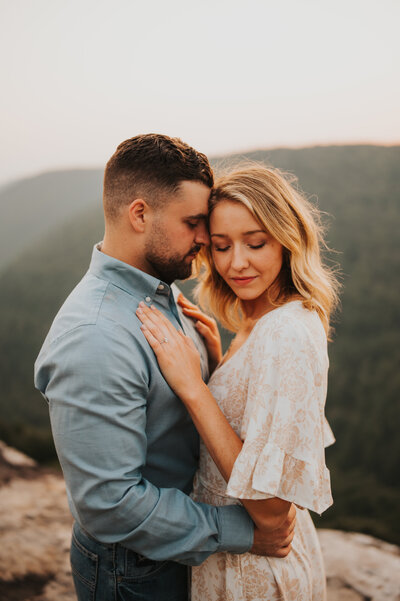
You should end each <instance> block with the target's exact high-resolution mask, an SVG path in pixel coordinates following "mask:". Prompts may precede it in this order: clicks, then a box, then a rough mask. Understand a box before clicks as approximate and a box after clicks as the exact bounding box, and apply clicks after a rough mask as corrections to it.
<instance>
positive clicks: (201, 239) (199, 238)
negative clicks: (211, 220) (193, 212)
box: [194, 223, 210, 246]
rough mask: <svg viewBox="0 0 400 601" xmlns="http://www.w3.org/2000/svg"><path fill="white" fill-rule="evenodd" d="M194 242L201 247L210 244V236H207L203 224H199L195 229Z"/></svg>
mask: <svg viewBox="0 0 400 601" xmlns="http://www.w3.org/2000/svg"><path fill="white" fill-rule="evenodd" d="M194 241H195V242H196V244H201V245H202V246H204V245H206V246H207V245H208V244H210V236H209V234H208V229H207V226H206V224H205V223H199V225H198V227H197V228H196V235H195V239H194Z"/></svg>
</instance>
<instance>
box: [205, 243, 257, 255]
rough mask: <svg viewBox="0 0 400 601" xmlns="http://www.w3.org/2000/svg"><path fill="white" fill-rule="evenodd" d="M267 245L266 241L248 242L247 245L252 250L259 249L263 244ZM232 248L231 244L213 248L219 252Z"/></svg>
mask: <svg viewBox="0 0 400 601" xmlns="http://www.w3.org/2000/svg"><path fill="white" fill-rule="evenodd" d="M265 245H266V241H264V242H260V243H259V244H247V246H248V247H249V248H251V249H252V250H257V249H259V248H263V246H265ZM229 249H230V245H227V246H213V250H215V251H217V252H221V253H223V252H226V251H227V250H229Z"/></svg>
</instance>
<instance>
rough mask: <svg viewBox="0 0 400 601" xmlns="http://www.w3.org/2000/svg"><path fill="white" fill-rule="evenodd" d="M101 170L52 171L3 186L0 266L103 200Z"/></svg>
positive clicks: (0, 189) (0, 191) (0, 214)
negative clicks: (64, 222)
mask: <svg viewBox="0 0 400 601" xmlns="http://www.w3.org/2000/svg"><path fill="white" fill-rule="evenodd" d="M102 176H103V172H102V170H101V169H73V170H65V171H52V172H50V173H43V174H41V175H37V176H36V177H29V178H26V179H23V180H19V181H16V182H13V183H12V184H9V185H7V186H3V187H2V188H0V224H1V225H0V232H1V236H0V269H1V268H2V267H4V266H5V265H6V264H7V263H8V262H9V261H10V260H12V259H13V257H15V256H16V255H17V254H19V253H20V252H21V251H22V250H24V249H27V248H29V246H30V245H31V244H32V243H33V242H34V241H36V240H38V239H39V238H40V237H41V236H46V235H47V234H49V233H50V232H51V231H52V230H53V229H54V228H55V227H57V226H58V225H61V224H62V223H63V221H65V220H66V219H71V218H72V217H73V216H74V215H77V214H79V213H81V212H82V211H84V210H85V209H86V208H87V207H88V206H90V205H92V206H94V205H98V203H99V200H100V199H101V192H102V190H101V187H102Z"/></svg>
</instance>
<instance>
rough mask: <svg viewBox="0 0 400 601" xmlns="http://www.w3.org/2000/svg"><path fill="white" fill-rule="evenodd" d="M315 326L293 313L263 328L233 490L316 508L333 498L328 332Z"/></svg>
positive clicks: (243, 495)
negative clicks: (328, 454)
mask: <svg viewBox="0 0 400 601" xmlns="http://www.w3.org/2000/svg"><path fill="white" fill-rule="evenodd" d="M315 319H316V320H317V321H318V322H319V318H318V317H317V316H316V315H315ZM319 323H320V322H319ZM313 325H314V326H315V327H314V328H312V329H311V331H310V330H309V328H307V327H304V324H303V323H301V321H300V322H299V321H298V320H296V319H291V318H290V317H289V318H288V316H286V319H285V321H283V320H282V318H281V319H279V318H278V319H275V317H273V318H272V319H267V320H265V321H264V322H263V323H260V324H257V326H256V327H257V333H256V334H255V338H254V341H253V345H252V354H251V357H252V360H251V365H250V366H249V370H250V377H249V387H248V398H247V402H246V409H245V414H244V419H243V423H242V431H241V437H242V440H243V441H244V443H243V447H242V450H241V452H240V454H239V455H238V457H237V459H236V462H235V464H234V467H233V470H232V474H231V477H230V479H229V481H228V484H227V491H226V494H227V495H229V496H232V497H235V498H239V499H266V498H271V497H279V498H280V499H285V500H287V501H291V502H293V503H295V504H296V505H298V506H300V507H305V508H308V509H311V510H313V511H315V512H317V513H322V512H323V511H324V510H325V509H327V508H328V507H329V506H330V505H331V504H332V502H333V501H332V496H331V489H330V476H329V471H328V469H327V468H326V466H325V458H324V447H325V446H328V444H332V442H334V437H333V434H332V431H331V429H330V427H329V425H328V423H327V421H326V418H325V415H324V406H325V398H326V383H327V369H328V358H327V353H326V337H325V333H324V331H323V328H322V324H320V328H319V327H318V323H316V322H315V320H314V322H313Z"/></svg>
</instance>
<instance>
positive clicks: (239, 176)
mask: <svg viewBox="0 0 400 601" xmlns="http://www.w3.org/2000/svg"><path fill="white" fill-rule="evenodd" d="M222 201H230V202H237V203H241V204H243V205H244V206H245V207H246V208H247V209H248V210H249V211H250V213H251V214H252V215H253V216H254V217H255V219H256V220H257V221H258V223H259V224H260V226H261V227H262V228H263V229H264V230H266V231H268V232H269V233H270V234H271V235H272V236H273V237H274V238H275V239H276V240H277V241H278V242H279V243H280V244H282V246H283V263H282V269H281V271H280V273H279V275H278V278H277V281H276V282H274V284H273V285H272V286H271V287H270V289H269V290H268V295H269V301H270V302H271V303H272V304H273V305H274V306H276V307H278V306H281V305H283V304H285V303H286V302H288V301H290V300H292V299H293V298H301V299H302V301H303V306H304V307H305V308H307V309H310V310H315V311H317V313H318V315H319V316H320V318H321V321H322V323H323V326H324V328H325V331H326V332H327V335H328V336H329V329H330V318H331V315H332V312H333V310H334V309H335V307H336V306H337V303H338V289H339V283H338V280H337V277H336V275H335V270H334V269H333V268H330V267H327V266H326V265H324V264H323V262H322V258H321V249H322V248H327V247H326V244H325V242H324V239H323V234H324V230H323V227H322V225H321V219H320V212H319V211H318V209H317V208H316V207H314V206H313V205H312V204H311V203H310V202H309V201H308V200H307V199H306V198H305V197H304V196H303V195H302V194H301V193H300V192H299V191H298V189H297V186H296V178H294V177H293V176H289V175H288V174H284V173H283V172H281V171H279V170H278V169H275V168H274V169H273V168H267V167H265V166H261V165H258V164H256V165H254V164H251V165H245V166H241V167H238V168H235V169H234V170H233V171H231V172H229V173H227V174H226V175H223V176H221V177H219V179H217V181H216V184H215V187H214V189H213V191H212V194H211V197H210V202H209V215H211V213H212V211H213V210H214V208H215V207H216V206H217V204H218V203H220V202H222ZM196 267H197V270H196V275H197V277H198V280H199V283H198V285H197V287H196V291H195V294H196V297H197V299H198V301H199V304H200V305H201V306H202V307H203V308H204V309H206V310H209V311H211V313H213V314H214V316H215V317H216V318H217V319H218V320H219V321H220V322H221V324H222V325H223V326H224V327H225V328H227V329H229V330H232V331H237V330H238V329H239V327H240V322H241V318H242V314H243V307H242V302H241V300H240V299H238V298H237V296H236V295H235V294H234V292H233V291H232V290H231V288H230V287H229V286H228V285H227V284H226V282H225V281H224V280H223V279H222V277H221V276H220V275H219V273H218V272H217V270H216V269H215V265H214V262H213V259H212V253H211V248H210V247H206V248H204V249H203V250H202V251H201V253H200V255H199V257H198V259H197V265H196ZM272 292H273V295H274V298H273V299H272V298H271V297H272Z"/></svg>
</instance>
